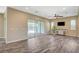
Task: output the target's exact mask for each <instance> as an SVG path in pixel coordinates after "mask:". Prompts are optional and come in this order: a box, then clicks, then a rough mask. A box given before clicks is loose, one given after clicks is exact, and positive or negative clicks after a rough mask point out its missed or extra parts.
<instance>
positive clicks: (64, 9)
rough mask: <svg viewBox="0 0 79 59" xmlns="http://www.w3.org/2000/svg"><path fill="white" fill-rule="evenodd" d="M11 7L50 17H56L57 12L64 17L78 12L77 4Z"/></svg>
mask: <svg viewBox="0 0 79 59" xmlns="http://www.w3.org/2000/svg"><path fill="white" fill-rule="evenodd" d="M11 8H15V9H18V10H21V11H24V12H29V13H32V14H34V15H38V16H42V17H46V18H48V19H52V18H55V17H54V15H55V14H57V15H60V16H64V17H67V16H75V15H77V14H78V7H77V6H14V7H11Z"/></svg>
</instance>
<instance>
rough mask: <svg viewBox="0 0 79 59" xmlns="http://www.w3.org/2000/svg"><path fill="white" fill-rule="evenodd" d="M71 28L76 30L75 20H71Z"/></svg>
mask: <svg viewBox="0 0 79 59" xmlns="http://www.w3.org/2000/svg"><path fill="white" fill-rule="evenodd" d="M70 24H71V30H76V20H71V23H70Z"/></svg>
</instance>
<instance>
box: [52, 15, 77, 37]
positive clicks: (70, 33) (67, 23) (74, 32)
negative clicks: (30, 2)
mask: <svg viewBox="0 0 79 59" xmlns="http://www.w3.org/2000/svg"><path fill="white" fill-rule="evenodd" d="M71 20H78V17H77V16H72V17H65V18H59V19H53V20H52V21H51V22H55V23H57V22H65V26H57V25H56V26H57V28H59V29H66V30H67V32H66V35H68V36H77V30H71V29H70V21H71Z"/></svg>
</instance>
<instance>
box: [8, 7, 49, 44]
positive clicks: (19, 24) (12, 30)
mask: <svg viewBox="0 0 79 59" xmlns="http://www.w3.org/2000/svg"><path fill="white" fill-rule="evenodd" d="M29 18H32V19H36V18H38V19H43V18H40V17H38V16H34V15H30V14H28V13H24V12H21V11H18V10H15V9H12V8H8V9H7V34H8V35H7V43H10V42H15V41H19V40H25V39H27V29H28V27H27V26H28V25H27V21H28V19H29ZM43 20H44V19H43ZM44 21H45V24H47V23H48V22H47V20H44ZM48 30H49V29H48V26H46V32H47V31H48Z"/></svg>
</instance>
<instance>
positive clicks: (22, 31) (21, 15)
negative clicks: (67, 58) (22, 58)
mask: <svg viewBox="0 0 79 59" xmlns="http://www.w3.org/2000/svg"><path fill="white" fill-rule="evenodd" d="M5 11H6V12H4V13H3V15H4V17H3V18H4V21H3V23H4V24H3V25H2V26H3V27H4V28H3V29H4V31H1V32H3V34H4V38H5V44H4V45H3V46H2V47H3V48H1V52H26V53H27V52H29V53H32V52H39V53H44V52H47V53H49V52H52V53H53V52H79V50H78V49H79V43H78V42H79V41H78V40H77V39H79V26H78V23H79V14H78V12H79V10H78V7H77V6H68V7H67V6H64V7H63V6H51V7H50V6H43V7H41V6H38V7H36V6H8V7H6V10H5Z"/></svg>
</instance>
